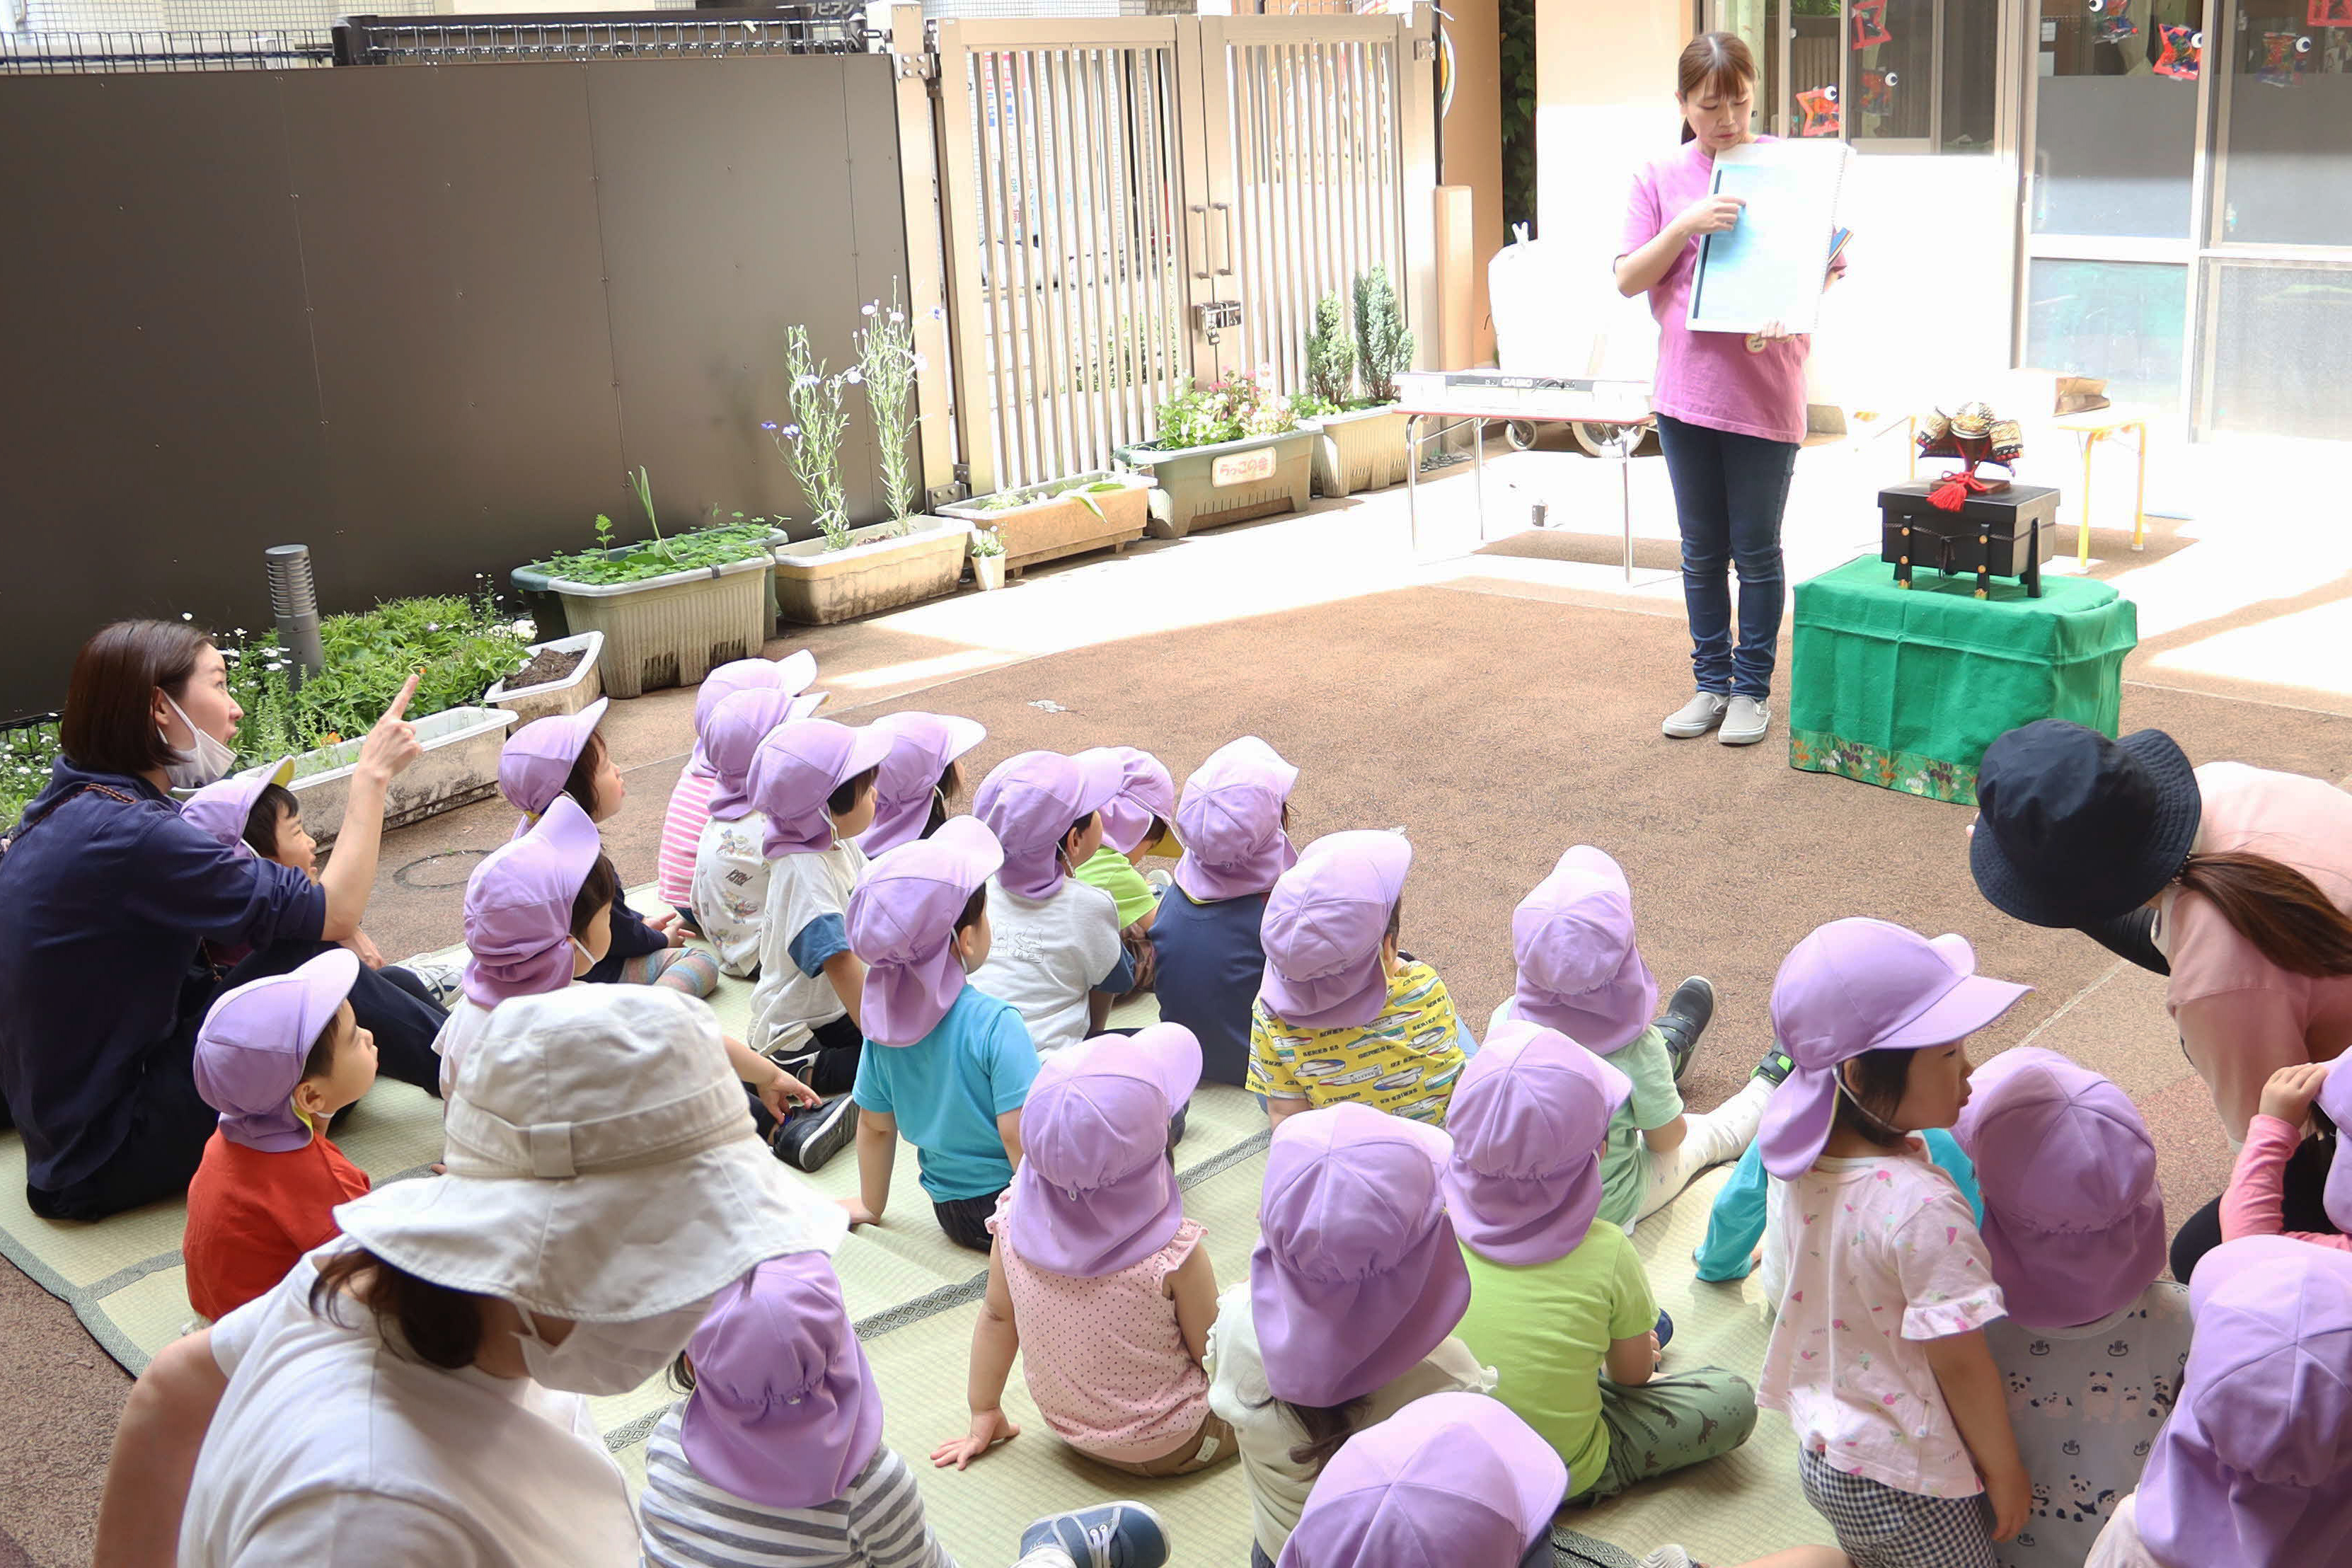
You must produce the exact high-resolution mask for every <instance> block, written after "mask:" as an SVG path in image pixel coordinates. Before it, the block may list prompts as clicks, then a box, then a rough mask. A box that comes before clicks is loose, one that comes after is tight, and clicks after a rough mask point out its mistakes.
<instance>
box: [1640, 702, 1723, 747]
mask: <svg viewBox="0 0 2352 1568" xmlns="http://www.w3.org/2000/svg"><path fill="white" fill-rule="evenodd" d="M1730 701H1731V700H1730V699H1729V698H1727V697H1726V696H1725V695H1724V694H1723V693H1722V692H1720V691H1702V692H1699V693H1697V694H1696V696H1694V697H1692V699H1691V700H1689V701H1687V702H1685V703H1684V704H1683V705H1682V706H1681V707H1679V708H1677V709H1675V710H1674V711H1673V712H1672V713H1669V714H1667V715H1666V721H1665V722H1664V723H1663V724H1661V725H1659V726H1658V728H1659V729H1660V730H1661V731H1664V733H1665V735H1666V737H1667V738H1668V739H1669V740H1675V741H1688V740H1692V739H1694V738H1696V737H1697V736H1700V735H1704V734H1706V732H1707V731H1709V730H1712V729H1714V728H1715V727H1716V726H1717V724H1720V723H1722V722H1723V710H1724V709H1725V708H1726V707H1727V706H1728V705H1729V704H1730Z"/></svg>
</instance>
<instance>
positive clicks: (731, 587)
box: [510, 534, 783, 698]
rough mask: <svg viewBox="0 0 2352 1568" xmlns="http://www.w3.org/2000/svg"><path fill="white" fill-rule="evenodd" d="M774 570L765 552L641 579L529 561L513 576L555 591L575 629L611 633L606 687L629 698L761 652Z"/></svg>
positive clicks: (527, 585) (603, 670) (602, 667)
mask: <svg viewBox="0 0 2352 1568" xmlns="http://www.w3.org/2000/svg"><path fill="white" fill-rule="evenodd" d="M774 537H775V538H776V539H777V540H779V541H781V540H782V538H783V535H782V534H777V535H775V536H774ZM640 548H642V546H637V545H632V546H630V547H629V549H630V550H636V549H640ZM773 548H774V546H773V545H771V546H770V549H773ZM770 570H771V558H770V557H769V556H768V555H767V554H765V553H761V554H759V555H754V556H751V557H749V558H748V559H746V560H742V561H730V562H728V563H726V564H725V565H723V566H698V567H695V568H692V569H691V570H688V571H684V572H666V573H664V574H661V575H660V576H658V577H642V578H639V579H638V580H637V581H635V582H634V583H575V582H573V581H572V580H571V579H570V578H568V577H551V576H549V575H548V574H546V573H544V572H541V571H536V570H534V569H532V568H530V567H528V566H518V567H516V568H515V569H514V571H513V573H512V574H510V575H511V576H512V578H513V581H514V585H515V586H516V587H517V588H518V589H520V590H523V591H524V592H526V593H532V592H547V593H552V594H553V595H556V597H557V598H559V599H560V600H561V601H562V605H563V623H564V625H565V626H566V627H568V628H569V629H570V631H571V633H572V635H573V636H575V637H576V636H579V635H581V634H583V633H586V632H602V633H604V654H603V657H602V658H599V659H598V661H597V664H598V668H599V671H600V676H601V679H603V681H604V690H605V692H606V693H607V694H608V695H611V696H614V697H620V698H628V697H635V696H638V695H640V694H642V693H644V692H646V691H647V690H651V689H658V688H660V687H665V686H694V685H698V684H699V683H700V681H701V679H702V678H703V677H704V676H705V675H708V674H709V672H710V667H711V666H712V665H714V664H722V663H724V662H726V661H727V660H729V659H732V658H758V657H759V654H760V648H761V645H762V644H764V643H765V642H766V641H767V640H768V632H769V630H770V628H772V626H774V625H775V616H774V612H773V610H772V608H771V595H772V592H773V590H772V588H771V587H770V586H769V573H770Z"/></svg>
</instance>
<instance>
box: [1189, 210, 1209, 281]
mask: <svg viewBox="0 0 2352 1568" xmlns="http://www.w3.org/2000/svg"><path fill="white" fill-rule="evenodd" d="M1184 210H1185V211H1186V212H1188V213H1191V214H1192V216H1194V217H1196V218H1198V219H1200V220H1201V221H1200V223H1199V225H1198V226H1197V230H1198V232H1195V233H1188V234H1186V236H1185V240H1186V243H1187V248H1190V247H1191V246H1192V245H1196V244H1197V245H1198V246H1199V247H1201V264H1200V265H1199V266H1197V267H1195V268H1192V276H1193V277H1194V278H1196V279H1205V278H1207V277H1208V276H1209V262H1208V257H1209V234H1208V229H1209V209H1208V208H1206V207H1204V206H1202V205H1199V204H1198V203H1195V204H1194V205H1192V206H1188V207H1186V208H1185V209H1184ZM1194 227H1195V226H1193V225H1191V224H1187V225H1186V228H1187V229H1193V228H1194Z"/></svg>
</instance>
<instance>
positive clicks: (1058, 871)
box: [972, 752, 1135, 1056]
mask: <svg viewBox="0 0 2352 1568" xmlns="http://www.w3.org/2000/svg"><path fill="white" fill-rule="evenodd" d="M1118 784H1119V772H1118V766H1117V764H1116V763H1112V762H1111V761H1110V760H1109V759H1108V757H1105V756H1103V755H1101V754H1099V753H1097V754H1094V755H1090V756H1085V757H1066V756H1063V755H1062V754H1060V753H1059V752H1022V753H1021V754H1020V755H1018V756H1015V757H1012V758H1009V759H1007V760H1006V761H1004V762H1002V763H998V764H997V765H996V767H995V769H994V770H993V771H992V772H991V773H989V775H988V777H987V778H985V779H983V780H982V781H981V785H980V790H979V793H978V794H977V795H974V796H973V797H972V809H973V810H974V811H975V812H976V813H977V814H978V816H979V817H980V819H981V820H982V822H985V823H987V824H988V826H989V830H990V831H991V832H992V833H994V834H995V835H996V839H997V842H998V843H999V844H1001V845H1003V847H1004V865H1003V868H1001V869H1000V870H999V871H998V872H997V873H996V875H995V876H994V877H993V878H992V879H990V881H989V884H988V924H989V930H990V932H991V934H992V942H991V944H990V947H989V957H988V962H987V963H985V964H983V965H982V967H981V968H980V969H978V970H977V971H975V972H974V973H973V974H972V984H975V985H977V986H979V987H980V988H981V989H982V991H985V992H987V993H988V994H990V995H992V996H1001V997H1003V999H1004V1000H1005V1001H1007V1002H1010V1003H1012V1004H1013V1005H1014V1006H1015V1007H1017V1008H1019V1009H1020V1010H1021V1016H1022V1017H1023V1019H1024V1020H1025V1021H1026V1022H1027V1023H1028V1025H1029V1037H1030V1038H1031V1039H1033V1040H1034V1041H1035V1042H1036V1043H1037V1052H1038V1054H1039V1055H1040V1056H1045V1055H1050V1054H1051V1053H1053V1052H1055V1051H1057V1050H1060V1049H1061V1048H1062V1047H1065V1046H1075V1045H1076V1044H1077V1043H1078V1042H1079V1041H1081V1040H1083V1039H1085V1038H1086V1037H1088V1036H1089V1035H1098V1034H1100V1033H1102V1030H1103V1026H1104V1025H1105V1023H1107V1022H1108V1019H1109V1017H1110V1004H1111V999H1112V998H1113V997H1116V996H1121V995H1124V994H1127V992H1129V990H1131V989H1133V987H1134V984H1135V969H1134V965H1133V964H1132V963H1129V960H1128V956H1127V951H1126V949H1125V947H1124V946H1122V945H1121V943H1120V942H1119V939H1118V905H1117V904H1115V903H1114V902H1113V901H1112V900H1111V896H1110V895H1109V894H1108V893H1106V892H1104V891H1103V890H1102V889H1100V888H1090V887H1087V885H1086V884H1085V883H1084V882H1081V881H1078V880H1076V879H1075V878H1073V877H1072V876H1071V874H1070V873H1071V872H1072V871H1074V870H1075V869H1076V868H1078V867H1080V866H1083V865H1085V864H1086V862H1087V858H1089V857H1090V856H1092V855H1093V854H1094V852H1095V850H1096V849H1097V847H1099V846H1100V845H1101V843H1102V820H1101V816H1102V807H1103V805H1104V804H1105V803H1107V802H1108V800H1109V799H1110V797H1111V796H1112V795H1116V794H1118Z"/></svg>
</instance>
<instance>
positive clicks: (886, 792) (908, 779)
mask: <svg viewBox="0 0 2352 1568" xmlns="http://www.w3.org/2000/svg"><path fill="white" fill-rule="evenodd" d="M873 728H875V729H877V730H879V731H882V732H883V733H884V734H887V735H888V736H889V737H890V754H889V755H888V756H887V757H884V758H883V759H882V771H881V772H880V773H877V774H876V775H875V778H874V825H873V826H870V827H868V828H867V829H866V831H865V832H864V833H861V834H859V835H858V836H857V847H859V848H860V849H863V850H865V851H866V855H867V857H868V858H872V857H875V856H878V855H880V854H881V853H882V852H883V851H884V850H887V849H896V848H897V847H898V846H899V845H901V844H912V843H913V842H914V841H915V840H916V839H918V838H929V837H930V836H931V835H932V834H934V833H937V832H938V831H939V830H940V825H941V824H942V823H944V822H946V821H947V819H948V808H949V807H950V806H951V805H954V804H955V803H956V802H957V801H958V800H960V799H961V798H962V796H963V759H964V757H965V756H967V755H969V754H970V753H971V750H972V748H973V747H975V746H977V745H979V744H980V743H981V742H982V741H985V740H987V739H988V727H987V726H986V725H985V724H982V722H980V721H979V720H977V719H965V718H962V717H960V716H958V715H956V714H953V713H920V712H912V711H909V712H904V713H885V714H883V715H882V716H881V717H880V718H879V719H877V720H875V721H874V724H873Z"/></svg>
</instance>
